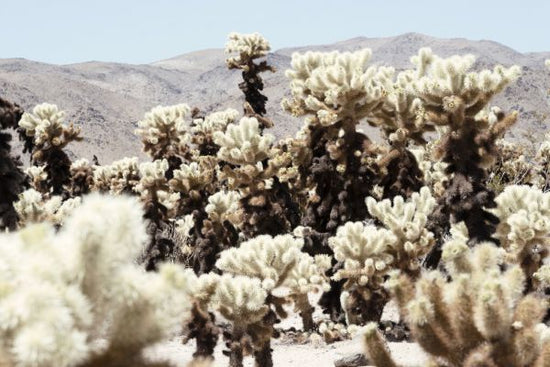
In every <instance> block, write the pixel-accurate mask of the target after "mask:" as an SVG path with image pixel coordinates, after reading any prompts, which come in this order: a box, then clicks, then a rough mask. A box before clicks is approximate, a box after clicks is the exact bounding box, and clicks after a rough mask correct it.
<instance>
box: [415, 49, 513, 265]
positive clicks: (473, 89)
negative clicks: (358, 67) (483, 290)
mask: <svg viewBox="0 0 550 367" xmlns="http://www.w3.org/2000/svg"><path fill="white" fill-rule="evenodd" d="M411 61H412V62H413V63H414V64H415V65H416V71H415V73H416V79H415V80H414V81H413V82H412V83H411V86H410V89H411V93H413V94H415V95H416V96H418V98H420V99H421V101H422V105H423V108H424V110H425V112H424V114H423V116H424V117H423V118H424V119H425V120H426V121H429V122H430V123H434V124H436V125H439V126H443V127H444V128H445V131H444V134H443V136H442V137H441V139H440V141H439V143H438V145H437V148H436V150H435V157H434V158H435V159H438V160H441V161H443V162H445V163H448V166H447V168H446V174H447V175H449V176H451V178H450V181H449V183H448V184H447V185H446V187H445V189H446V190H445V195H444V196H442V197H441V198H440V199H439V202H438V207H437V208H436V210H435V212H434V214H433V216H432V225H431V226H430V228H431V229H432V231H433V232H434V234H435V236H436V238H437V239H438V247H436V248H435V250H434V252H432V253H431V254H430V256H429V258H428V264H429V265H430V266H435V264H437V262H438V261H439V257H440V254H441V252H440V244H441V239H442V237H443V235H444V234H445V233H446V232H447V231H448V229H449V226H450V223H451V222H460V221H464V222H465V224H466V226H467V227H468V231H469V233H470V235H471V243H476V242H479V241H488V240H492V241H494V239H493V238H492V234H493V232H494V229H495V226H496V224H497V218H496V217H495V216H494V215H492V214H491V213H489V212H488V211H486V210H485V208H492V207H494V206H495V203H494V197H495V194H494V192H493V191H492V190H491V189H490V188H488V187H487V185H486V180H487V176H488V172H487V168H488V167H489V166H490V164H492V163H493V162H494V160H495V157H496V155H497V152H496V141H497V140H498V139H499V138H501V137H502V135H503V134H504V133H505V132H506V130H507V129H508V128H509V127H510V126H511V125H513V124H514V123H515V121H516V119H517V115H518V114H517V112H512V113H510V114H508V115H506V114H505V113H504V112H502V111H501V110H500V109H499V108H497V107H492V108H491V109H490V111H487V110H486V109H485V110H484V108H486V106H487V104H488V103H489V100H490V98H491V97H493V96H494V95H495V94H497V93H498V92H500V91H502V90H503V89H504V88H505V86H506V85H507V84H508V83H510V82H512V81H514V80H515V79H517V77H518V76H519V67H517V66H513V67H511V68H508V69H507V68H504V67H502V66H500V65H499V66H496V67H495V68H494V69H493V71H490V70H482V71H480V72H470V71H469V69H470V68H471V67H472V65H473V63H474V61H475V57H473V56H472V55H466V56H452V57H450V58H447V59H442V58H439V57H437V56H435V55H433V54H432V52H431V50H429V49H421V50H420V51H419V53H418V55H417V56H415V57H413V58H412V59H411Z"/></svg>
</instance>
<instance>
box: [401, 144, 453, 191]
mask: <svg viewBox="0 0 550 367" xmlns="http://www.w3.org/2000/svg"><path fill="white" fill-rule="evenodd" d="M433 145H434V144H433V143H432V142H430V143H428V144H427V145H426V146H424V147H418V148H414V149H410V151H411V153H412V154H414V157H415V158H416V161H417V162H418V167H419V168H420V170H421V171H422V173H423V175H424V184H425V185H426V186H428V187H430V189H431V191H432V193H433V195H434V196H435V197H436V198H440V197H441V196H443V194H444V193H445V185H446V182H447V181H448V180H449V177H448V176H447V175H446V174H445V169H446V168H447V166H448V164H447V163H445V162H441V161H434V160H433V159H432V158H431V154H432V149H433Z"/></svg>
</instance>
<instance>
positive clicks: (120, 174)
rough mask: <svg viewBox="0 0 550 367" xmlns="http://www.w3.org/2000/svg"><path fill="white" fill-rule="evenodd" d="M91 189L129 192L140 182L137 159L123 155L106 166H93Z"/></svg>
mask: <svg viewBox="0 0 550 367" xmlns="http://www.w3.org/2000/svg"><path fill="white" fill-rule="evenodd" d="M93 176H94V180H93V181H94V184H93V190H94V191H100V192H110V193H111V194H117V195H118V194H122V193H124V194H131V193H133V192H134V190H135V187H136V186H137V184H138V183H139V182H140V174H139V160H138V158H137V157H131V158H128V157H125V158H123V159H120V160H118V161H114V162H113V163H111V164H110V165H108V166H96V165H95V166H93Z"/></svg>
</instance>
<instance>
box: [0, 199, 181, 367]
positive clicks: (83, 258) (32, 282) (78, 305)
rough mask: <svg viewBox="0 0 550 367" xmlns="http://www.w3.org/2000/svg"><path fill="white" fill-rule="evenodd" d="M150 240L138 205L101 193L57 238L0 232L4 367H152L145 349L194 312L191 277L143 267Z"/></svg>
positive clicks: (48, 233) (44, 228)
mask: <svg viewBox="0 0 550 367" xmlns="http://www.w3.org/2000/svg"><path fill="white" fill-rule="evenodd" d="M105 213H110V214H111V215H108V216H106V215H105ZM145 240H146V234H145V225H144V223H143V220H142V211H141V209H140V206H139V204H138V203H137V202H136V201H134V200H133V199H130V198H113V197H110V198H104V197H100V196H93V197H87V198H86V199H85V200H84V204H83V205H82V206H81V207H79V208H78V209H76V210H75V211H74V212H73V214H72V215H71V217H70V218H68V220H67V221H66V226H65V227H64V228H63V229H62V230H61V231H60V232H59V233H58V234H55V233H54V230H53V229H52V228H51V227H49V226H48V225H46V224H37V225H32V226H29V227H27V228H25V229H24V230H22V231H20V232H19V233H14V234H10V235H7V234H3V235H0V249H1V251H2V253H3V254H4V256H2V257H1V259H0V263H1V267H2V268H3V269H5V270H6V271H4V272H2V274H1V275H0V278H1V280H0V283H1V284H2V285H3V286H2V289H3V291H2V295H1V297H0V313H1V314H2V321H1V323H2V328H1V330H2V331H1V334H2V337H1V340H2V343H0V351H1V354H2V356H3V357H4V358H5V361H4V362H5V363H6V365H17V366H29V367H30V366H98V365H103V366H115V365H118V366H121V365H140V366H147V365H148V363H147V362H146V361H145V360H144V359H143V356H142V355H141V350H142V349H143V348H144V347H146V346H148V345H150V344H153V343H155V342H158V341H160V340H161V339H163V338H165V337H167V336H168V334H169V333H170V332H171V330H174V328H176V327H177V326H178V325H179V323H180V322H181V321H182V319H183V318H185V314H186V312H187V311H188V310H189V308H190V302H189V300H188V299H187V297H186V296H185V290H186V289H187V279H188V278H189V277H190V276H191V274H189V273H188V272H184V271H183V270H181V268H179V267H176V266H174V265H167V266H165V267H164V268H162V269H161V271H160V273H158V274H157V273H146V272H144V271H143V270H142V269H141V268H139V267H137V266H136V265H135V263H134V261H135V259H136V257H137V255H138V254H139V253H140V252H141V251H142V249H143V245H144V242H145ZM21 259H25V261H21ZM113 279H116V281H113Z"/></svg>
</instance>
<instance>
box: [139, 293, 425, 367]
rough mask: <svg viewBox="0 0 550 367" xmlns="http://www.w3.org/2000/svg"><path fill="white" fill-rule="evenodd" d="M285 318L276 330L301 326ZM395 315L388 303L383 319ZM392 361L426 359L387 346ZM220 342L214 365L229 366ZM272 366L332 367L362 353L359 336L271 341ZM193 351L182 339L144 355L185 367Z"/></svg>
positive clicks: (406, 347) (407, 348) (409, 364)
mask: <svg viewBox="0 0 550 367" xmlns="http://www.w3.org/2000/svg"><path fill="white" fill-rule="evenodd" d="M311 298H312V299H311V300H312V301H314V302H312V303H313V304H316V302H315V301H317V296H314V297H311ZM288 311H291V310H288ZM289 313H290V315H289V317H288V318H286V319H284V320H283V321H282V322H281V323H280V324H278V328H280V329H282V330H288V329H289V328H290V327H294V328H296V329H300V328H301V326H302V323H301V320H300V318H299V316H298V315H296V314H295V313H293V312H289ZM398 317H399V316H398V312H397V309H396V308H395V305H394V304H393V303H392V302H390V303H389V304H388V305H387V306H386V308H385V309H384V314H383V315H382V319H383V320H393V321H397V319H398ZM322 318H323V315H322V313H321V312H320V310H319V309H318V308H317V309H316V312H315V314H314V319H316V320H320V319H322ZM388 345H389V347H390V350H391V352H392V356H393V358H394V360H395V361H396V362H397V363H398V364H400V365H402V366H406V367H420V366H425V365H426V361H427V357H426V355H425V354H424V352H423V351H422V349H421V348H420V347H419V346H418V345H417V344H416V343H406V342H399V343H388ZM224 347H225V346H224V343H223V340H222V339H221V337H220V339H219V340H218V345H217V347H216V350H215V353H214V358H215V362H214V366H220V367H225V366H228V364H229V358H228V357H226V356H224V355H223V354H222V351H223V349H224ZM272 348H273V364H274V367H287V366H298V367H325V366H327V367H332V366H334V362H335V361H336V360H338V359H340V358H343V357H346V356H349V355H352V354H356V353H361V352H363V344H362V335H361V334H358V335H356V336H355V337H354V338H353V339H351V340H345V341H340V342H335V343H331V344H326V343H324V342H323V341H321V342H319V343H312V342H307V343H306V344H298V343H292V342H291V341H289V338H285V337H284V336H283V337H281V338H279V339H274V340H273V341H272ZM194 350H195V341H194V340H192V341H191V342H189V343H188V344H187V345H182V343H181V338H174V339H172V340H170V341H169V342H165V343H161V344H158V345H156V346H154V347H151V348H149V349H148V350H147V356H148V357H149V358H151V359H152V360H158V361H161V360H165V361H166V360H168V361H170V362H171V363H172V364H173V365H174V366H177V367H180V366H181V367H185V365H186V364H187V363H188V362H189V361H191V360H192V358H193V357H192V354H193V352H194ZM244 365H245V366H250V367H251V366H254V359H253V357H245V360H244ZM378 367H384V366H378Z"/></svg>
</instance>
